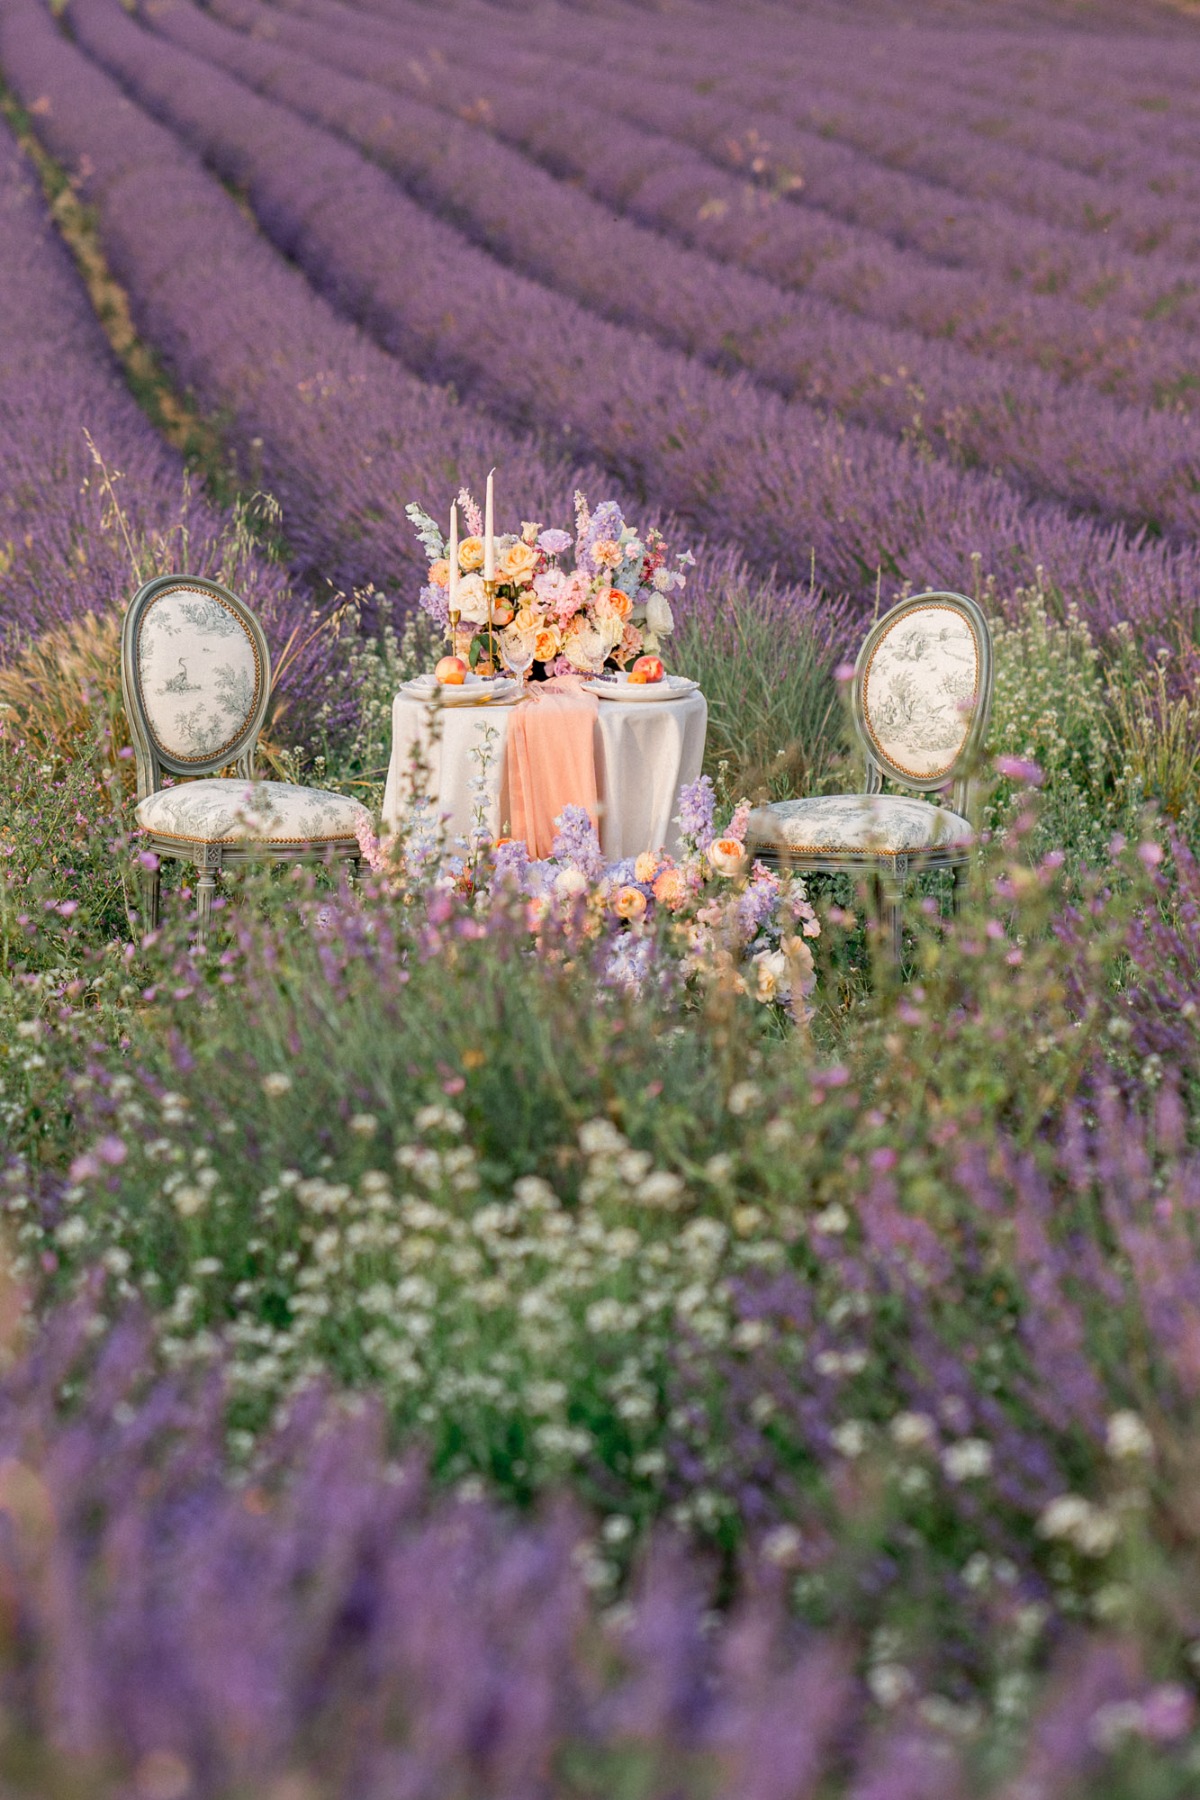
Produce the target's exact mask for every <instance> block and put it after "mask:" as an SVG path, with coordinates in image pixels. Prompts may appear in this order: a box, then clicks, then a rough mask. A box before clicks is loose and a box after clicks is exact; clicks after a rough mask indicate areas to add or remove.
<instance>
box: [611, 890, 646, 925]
mask: <svg viewBox="0 0 1200 1800" xmlns="http://www.w3.org/2000/svg"><path fill="white" fill-rule="evenodd" d="M612 909H613V911H614V912H615V913H616V915H617V917H618V919H640V918H642V917H643V916H644V915H645V911H646V896H645V894H643V892H642V890H641V888H635V887H622V888H618V889H617V891H616V893H615V894H614V895H613V902H612Z"/></svg>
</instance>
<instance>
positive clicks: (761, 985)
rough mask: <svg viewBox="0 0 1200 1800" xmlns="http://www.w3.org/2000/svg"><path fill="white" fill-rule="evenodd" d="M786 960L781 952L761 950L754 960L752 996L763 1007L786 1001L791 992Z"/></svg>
mask: <svg viewBox="0 0 1200 1800" xmlns="http://www.w3.org/2000/svg"><path fill="white" fill-rule="evenodd" d="M788 975H789V970H788V959H787V957H786V956H785V955H784V953H783V951H782V950H761V951H760V952H759V954H758V955H757V956H756V957H755V958H754V994H755V998H756V999H758V1000H761V1001H762V1002H763V1004H764V1005H769V1004H770V1002H771V1001H773V1000H783V999H786V997H787V995H788V993H789V992H790V991H791V989H790V983H789V980H788Z"/></svg>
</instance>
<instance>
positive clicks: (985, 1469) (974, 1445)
mask: <svg viewBox="0 0 1200 1800" xmlns="http://www.w3.org/2000/svg"><path fill="white" fill-rule="evenodd" d="M992 1460H993V1458H992V1446H991V1445H990V1444H989V1443H988V1442H987V1439H986V1438H977V1437H969V1438H963V1439H962V1440H961V1441H960V1442H959V1443H957V1444H948V1445H947V1446H946V1448H945V1449H944V1450H943V1451H942V1468H943V1470H944V1471H945V1474H946V1479H947V1480H948V1481H977V1480H979V1479H980V1478H981V1477H982V1476H984V1475H987V1474H990V1472H991V1467H992Z"/></svg>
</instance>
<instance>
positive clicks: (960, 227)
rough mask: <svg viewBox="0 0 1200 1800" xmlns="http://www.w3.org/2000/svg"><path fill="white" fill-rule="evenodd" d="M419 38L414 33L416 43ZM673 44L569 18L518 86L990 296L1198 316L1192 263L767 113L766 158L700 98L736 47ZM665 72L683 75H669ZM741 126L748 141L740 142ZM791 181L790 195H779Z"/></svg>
mask: <svg viewBox="0 0 1200 1800" xmlns="http://www.w3.org/2000/svg"><path fill="white" fill-rule="evenodd" d="M372 10H373V11H379V12H381V13H384V14H386V15H388V16H393V17H396V18H398V19H401V20H403V22H404V23H405V24H406V26H408V27H410V28H411V27H412V26H413V13H414V11H415V9H414V8H413V7H412V6H411V4H410V3H409V0H372ZM428 29H429V28H428V26H425V27H424V28H423V29H422V31H421V35H422V36H423V37H424V36H425V33H426V32H427V31H428ZM454 29H455V28H454V23H453V15H452V14H451V15H448V16H444V20H443V24H442V27H441V32H440V34H439V35H440V38H441V41H442V47H443V49H445V50H446V51H447V53H449V51H450V44H448V43H447V42H446V39H447V37H449V38H451V40H452V39H453V34H454ZM680 37H681V39H682V41H683V49H682V52H681V51H680V50H673V51H671V52H668V54H667V55H666V56H665V57H659V56H655V57H653V59H651V57H650V55H649V54H642V55H639V56H637V57H636V58H635V56H634V55H632V54H629V53H630V52H632V51H633V49H634V46H635V44H638V42H639V38H638V37H637V36H635V37H634V38H633V39H632V40H631V41H626V42H625V43H624V44H622V43H621V42H620V41H619V40H618V38H616V37H614V35H613V34H612V33H605V32H604V31H603V30H602V29H601V28H597V27H596V26H594V25H593V26H591V27H590V28H589V26H587V25H586V24H583V23H581V22H580V21H579V20H578V19H571V20H570V22H569V23H567V22H566V21H565V20H564V21H562V22H560V24H559V27H558V30H557V31H555V30H554V29H552V28H549V29H547V30H546V31H539V33H538V39H537V47H536V48H533V47H523V48H522V51H521V57H522V60H523V62H524V66H525V69H526V73H527V77H529V76H532V77H534V78H537V79H541V80H542V81H544V82H552V81H557V83H558V84H559V85H560V86H561V85H562V84H564V83H565V82H566V81H568V80H569V79H571V78H574V79H576V80H579V81H584V82H586V81H588V79H589V72H590V79H591V80H593V81H595V80H596V79H598V78H599V79H601V80H602V81H603V96H604V103H605V107H606V109H607V110H608V111H609V112H610V113H616V114H617V115H618V116H619V117H622V118H629V119H631V120H633V121H634V122H636V123H639V124H642V125H646V126H650V127H651V128H652V129H654V130H656V131H658V132H660V133H662V134H663V135H665V136H668V137H672V138H676V139H678V140H680V141H682V142H684V143H686V144H688V145H690V146H691V147H692V148H693V149H695V150H698V151H699V152H700V153H701V154H702V155H703V156H704V157H705V158H706V159H708V160H710V161H711V162H713V163H714V164H716V165H718V166H722V167H724V168H726V169H729V170H733V171H735V172H739V173H740V172H742V171H744V170H745V169H746V168H747V166H748V165H749V164H750V162H751V161H752V159H755V158H756V157H757V158H758V159H760V160H761V163H762V167H761V168H760V169H758V170H756V171H755V173H757V174H758V175H760V176H761V177H765V178H766V179H768V180H771V179H774V180H775V181H776V182H777V183H778V184H779V185H780V186H781V187H784V189H785V192H784V198H785V203H786V204H789V205H796V206H800V207H802V208H803V209H805V210H808V209H811V208H814V207H815V208H818V209H820V210H821V211H822V212H828V213H832V214H833V215H834V217H835V218H838V219H840V220H842V221H844V222H846V223H849V224H852V225H857V226H859V227H866V228H867V229H869V230H871V231H875V232H882V233H884V234H885V235H887V236H888V237H890V238H891V239H892V240H893V241H895V242H898V243H900V244H901V245H903V246H905V247H909V248H913V249H917V250H919V251H921V252H922V253H923V255H925V256H926V257H927V258H929V259H930V260H931V261H933V262H934V263H935V264H940V265H942V266H947V267H955V266H959V265H966V266H967V267H970V268H972V269H974V270H976V271H978V272H980V273H983V274H987V275H988V276H989V277H990V278H991V280H992V281H993V282H995V283H997V284H998V285H1000V286H1001V287H1013V286H1016V287H1017V288H1018V289H1020V288H1022V287H1025V286H1029V287H1032V288H1033V290H1034V291H1036V290H1037V288H1038V286H1039V284H1041V283H1043V282H1045V283H1052V284H1053V287H1054V289H1055V290H1056V291H1062V292H1065V293H1067V294H1068V295H1069V296H1071V297H1073V298H1074V299H1076V300H1077V301H1084V302H1087V301H1088V300H1089V299H1091V300H1092V301H1093V302H1094V298H1095V296H1096V294H1097V293H1098V292H1100V293H1103V295H1104V304H1105V306H1106V308H1107V309H1108V311H1109V312H1110V313H1112V314H1114V315H1119V316H1123V317H1126V318H1129V319H1133V320H1136V319H1138V318H1141V317H1144V316H1145V314H1146V312H1147V311H1148V310H1150V309H1155V308H1160V307H1162V306H1163V305H1164V304H1167V303H1170V302H1174V303H1175V310H1174V312H1173V314H1172V322H1173V323H1174V324H1177V325H1188V326H1191V325H1194V324H1195V322H1196V320H1197V319H1198V318H1200V302H1198V301H1197V299H1196V297H1195V295H1194V294H1193V293H1192V291H1191V287H1190V282H1191V278H1192V276H1193V275H1194V267H1193V265H1192V263H1191V261H1190V260H1188V259H1186V258H1180V257H1178V256H1170V255H1166V254H1165V253H1160V252H1147V253H1143V254H1142V255H1140V256H1137V257H1131V256H1130V255H1129V254H1128V252H1124V251H1123V250H1122V249H1119V248H1118V247H1116V246H1115V245H1114V246H1112V247H1111V248H1110V247H1109V245H1107V244H1106V243H1104V242H1102V241H1098V239H1097V234H1096V233H1095V232H1094V231H1093V232H1087V231H1083V232H1080V231H1070V230H1065V229H1062V228H1059V227H1054V226H1050V225H1047V224H1044V223H1042V222H1040V221H1039V220H1038V219H1036V218H1034V217H1032V216H1030V215H1028V214H1018V213H1015V212H1014V211H1013V210H1012V208H1011V207H1010V206H1008V205H1006V204H1004V203H1003V202H1002V201H999V200H994V199H976V198H974V197H972V196H971V195H969V194H965V193H955V194H954V195H953V198H952V203H951V204H947V201H948V199H949V198H950V196H948V194H947V192H946V190H945V189H944V188H942V187H941V186H940V185H939V184H937V183H932V182H930V181H929V180H927V179H922V178H920V177H917V176H913V175H908V174H906V173H904V172H903V171H901V170H892V169H888V168H885V167H882V166H881V165H880V164H879V163H878V162H877V161H875V159H874V158H873V157H872V156H869V155H864V154H863V153H862V152H860V151H858V150H856V149H854V148H853V147H851V146H849V145H844V144H839V143H838V142H836V141H834V140H832V139H830V138H828V137H827V136H825V135H823V134H818V133H814V132H811V131H806V130H803V129H801V128H799V127H796V126H793V125H790V124H789V123H788V121H787V120H786V118H784V117H780V116H778V115H777V116H776V117H775V118H774V119H773V120H772V125H771V131H770V145H769V149H768V150H766V151H763V150H757V151H756V147H755V139H756V137H757V132H756V131H755V128H756V127H757V126H758V125H759V124H760V121H761V111H760V109H759V108H758V107H757V106H756V105H755V104H754V103H753V101H747V100H746V98H745V92H744V91H743V94H742V97H741V98H740V99H734V98H726V97H725V96H724V95H723V94H722V93H721V92H720V91H719V90H717V91H709V89H710V80H709V78H708V76H707V72H708V71H710V70H711V68H712V65H713V62H714V60H716V59H717V58H719V57H720V58H721V59H722V60H724V61H725V62H734V63H735V64H736V63H737V62H740V60H741V56H740V47H739V48H738V49H737V50H735V53H734V55H733V56H731V55H730V48H731V46H730V43H729V40H728V38H726V39H725V40H724V42H722V40H721V39H720V38H719V37H718V38H716V39H715V40H710V41H708V42H707V43H706V42H704V41H703V40H701V42H700V44H699V46H698V48H697V50H696V51H695V53H694V54H689V53H688V50H687V37H688V34H680ZM435 41H436V40H435ZM646 51H647V52H648V51H649V45H647V46H646ZM597 64H599V68H597ZM677 68H679V69H680V72H681V74H683V75H687V76H690V77H691V78H690V79H688V80H682V79H673V78H672V77H673V75H674V74H675V71H676V69H677ZM647 70H652V72H650V73H647V72H645V71H647ZM698 87H699V89H700V90H701V91H697V89H698ZM750 91H751V92H753V87H752V86H751V89H750ZM748 130H749V131H751V132H752V133H753V134H754V135H753V136H752V137H751V139H750V141H749V142H748V141H747V131H748ZM790 181H797V182H798V183H801V184H802V185H792V186H790V187H789V186H787V184H788V183H789V182H790ZM1184 217H1185V218H1186V217H1187V214H1186V212H1185V213H1184Z"/></svg>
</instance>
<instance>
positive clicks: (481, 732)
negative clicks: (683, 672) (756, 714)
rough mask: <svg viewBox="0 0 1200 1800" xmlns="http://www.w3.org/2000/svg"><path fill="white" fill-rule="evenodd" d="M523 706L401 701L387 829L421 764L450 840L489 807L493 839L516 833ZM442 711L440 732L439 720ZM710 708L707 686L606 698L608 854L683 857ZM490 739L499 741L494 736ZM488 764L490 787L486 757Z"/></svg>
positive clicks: (425, 793)
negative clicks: (514, 746) (515, 765)
mask: <svg viewBox="0 0 1200 1800" xmlns="http://www.w3.org/2000/svg"><path fill="white" fill-rule="evenodd" d="M513 711H514V708H513V706H512V705H504V704H501V703H499V702H496V701H493V702H490V703H489V704H487V705H484V706H439V705H438V704H437V702H436V701H435V702H431V701H429V700H423V699H415V698H413V697H412V696H410V695H407V694H403V693H401V694H397V695H396V699H395V702H394V703H393V706H392V757H391V762H390V763H389V765H388V776H387V787H386V789H385V790H384V796H383V823H384V826H385V827H386V828H388V829H395V828H396V827H397V826H398V825H399V824H400V822H401V820H402V818H403V817H404V814H405V813H406V812H407V811H408V809H409V807H410V805H411V803H412V798H413V794H414V773H415V770H414V758H415V757H416V756H418V755H419V756H420V758H421V759H422V761H423V762H424V764H425V769H424V772H423V774H422V776H421V778H420V780H419V782H418V783H417V784H416V786H417V792H418V793H419V795H420V797H422V798H427V799H429V800H430V801H432V803H433V806H434V809H435V811H436V812H437V813H438V814H439V815H440V816H441V817H443V818H444V819H445V820H446V821H447V835H448V837H449V838H451V839H453V838H468V837H469V836H470V834H471V833H472V832H473V831H474V830H475V829H476V825H477V819H476V811H477V809H478V808H479V807H480V806H482V810H483V815H484V824H485V826H486V828H487V830H488V832H489V833H490V835H491V836H493V837H499V836H501V835H503V834H505V832H506V828H507V824H508V783H507V780H506V778H505V747H506V743H507V739H508V727H509V723H510V721H511V719H512V715H513ZM435 714H440V719H438V721H437V724H438V729H436V730H435V729H434V715H435ZM707 729H708V706H707V703H706V701H705V699H704V695H703V694H702V693H701V692H700V690H699V688H693V689H692V690H691V691H690V692H688V693H686V694H682V695H680V697H679V698H678V699H676V700H607V699H604V700H598V701H597V703H596V723H595V737H594V744H595V754H596V790H597V793H598V795H599V801H600V847H601V849H602V850H603V852H604V855H605V857H606V858H607V860H608V861H609V862H619V861H621V860H622V859H623V858H624V857H627V856H638V855H640V853H641V852H642V851H643V850H663V849H665V850H674V849H676V848H677V846H678V831H677V828H676V826H675V823H674V816H675V812H676V810H677V806H678V798H679V790H680V788H681V787H684V786H686V784H687V783H688V782H689V781H695V779H696V777H697V776H698V775H699V774H700V770H701V765H702V763H703V761H704V738H705V733H706V731H707ZM489 733H490V734H492V735H491V736H490V737H489ZM485 751H486V754H487V767H486V772H485V775H484V778H483V782H482V791H481V781H480V760H479V758H480V754H482V753H484V752H485Z"/></svg>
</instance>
